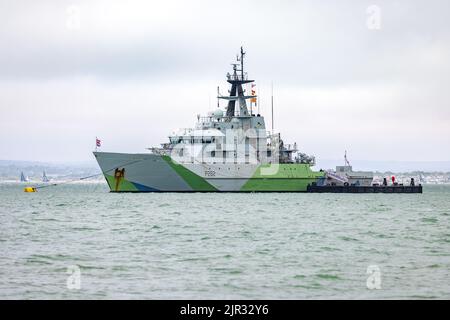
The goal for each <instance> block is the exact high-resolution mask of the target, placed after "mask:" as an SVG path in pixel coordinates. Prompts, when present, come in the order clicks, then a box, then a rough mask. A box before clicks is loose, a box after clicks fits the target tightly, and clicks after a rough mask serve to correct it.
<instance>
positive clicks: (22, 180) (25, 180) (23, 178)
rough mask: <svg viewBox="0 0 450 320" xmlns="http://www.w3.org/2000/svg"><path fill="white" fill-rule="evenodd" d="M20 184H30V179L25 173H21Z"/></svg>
mask: <svg viewBox="0 0 450 320" xmlns="http://www.w3.org/2000/svg"><path fill="white" fill-rule="evenodd" d="M20 182H28V177H25V175H24V174H23V171H22V172H21V173H20Z"/></svg>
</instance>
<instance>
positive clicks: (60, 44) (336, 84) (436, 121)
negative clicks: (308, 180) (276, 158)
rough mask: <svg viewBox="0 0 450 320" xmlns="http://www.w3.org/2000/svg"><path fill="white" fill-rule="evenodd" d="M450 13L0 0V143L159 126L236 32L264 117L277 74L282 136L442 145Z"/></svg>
mask: <svg viewBox="0 0 450 320" xmlns="http://www.w3.org/2000/svg"><path fill="white" fill-rule="evenodd" d="M373 5H375V7H374V6H373ZM449 21H450V2H449V1H448V0H442V1H432V0H431V1H423V0H421V1H412V0H402V1H361V0H354V1H325V0H324V1H317V0H316V1H300V0H296V1H261V0H258V1H256V0H255V1H245V0H241V1H230V0H229V1H211V0H208V1H192V0H189V1H170V0H165V1H148V0H146V1H130V0H128V1H111V0H108V1H106V0H105V1H93V0H89V1H78V0H71V1H22V0H0V110H1V113H0V159H16V160H36V161H83V160H89V159H93V156H92V154H91V151H92V150H93V148H94V144H95V137H96V136H98V137H99V138H101V139H102V141H103V147H102V149H103V150H104V151H124V152H142V151H145V150H144V148H146V147H149V146H154V145H158V144H159V143H161V142H165V141H166V140H167V135H168V134H169V133H171V132H172V131H173V130H174V129H176V128H179V127H191V126H193V125H194V123H195V121H196V115H197V114H199V113H201V114H204V113H206V112H208V111H209V110H212V109H214V108H215V106H216V100H215V95H216V90H217V89H216V88H217V85H220V86H221V88H222V91H224V92H225V90H226V88H227V84H226V82H225V75H226V73H227V72H228V71H230V63H231V62H233V59H235V55H236V53H237V52H238V50H239V47H240V46H241V45H243V46H244V48H245V50H246V52H247V56H246V58H247V60H246V66H247V71H248V73H249V76H250V77H251V78H253V79H256V81H257V91H258V94H259V96H260V104H261V112H262V113H263V115H266V116H267V117H266V118H267V119H266V121H267V123H268V125H270V117H269V115H270V83H271V81H273V83H274V91H275V98H274V101H275V129H276V130H279V131H280V132H281V133H282V136H283V137H284V140H285V142H286V143H291V142H295V141H296V142H297V143H298V145H299V147H300V148H301V149H302V150H303V151H305V152H307V153H310V154H314V155H316V157H317V158H319V159H320V158H323V159H341V158H342V156H343V153H344V150H348V153H349V156H350V158H351V159H355V160H364V159H366V160H369V159H371V160H398V161H401V160H420V161H421V160H424V161H425V160H426V161H428V160H429V161H432V160H433V161H439V160H441V161H442V160H450V105H449V104H450V103H449V101H450V99H449V98H450V61H449V57H450V23H449Z"/></svg>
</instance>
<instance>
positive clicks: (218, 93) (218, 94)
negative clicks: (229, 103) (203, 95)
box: [217, 86, 220, 108]
mask: <svg viewBox="0 0 450 320" xmlns="http://www.w3.org/2000/svg"><path fill="white" fill-rule="evenodd" d="M219 97H220V90H219V86H217V108H219Z"/></svg>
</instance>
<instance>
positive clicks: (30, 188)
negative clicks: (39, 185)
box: [23, 187, 36, 192]
mask: <svg viewBox="0 0 450 320" xmlns="http://www.w3.org/2000/svg"><path fill="white" fill-rule="evenodd" d="M23 191H24V192H36V188H35V187H25V188H24V189H23Z"/></svg>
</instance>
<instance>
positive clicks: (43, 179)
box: [42, 171, 50, 182]
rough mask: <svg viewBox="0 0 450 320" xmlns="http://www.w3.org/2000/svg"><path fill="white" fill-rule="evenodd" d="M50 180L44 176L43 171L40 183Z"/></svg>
mask: <svg viewBox="0 0 450 320" xmlns="http://www.w3.org/2000/svg"><path fill="white" fill-rule="evenodd" d="M49 181H50V179H49V178H48V177H47V175H46V174H45V171H44V172H43V173H42V182H49Z"/></svg>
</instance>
